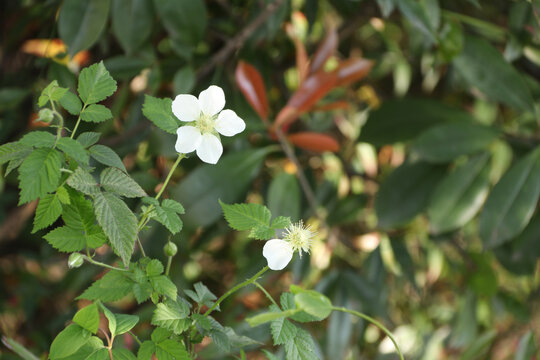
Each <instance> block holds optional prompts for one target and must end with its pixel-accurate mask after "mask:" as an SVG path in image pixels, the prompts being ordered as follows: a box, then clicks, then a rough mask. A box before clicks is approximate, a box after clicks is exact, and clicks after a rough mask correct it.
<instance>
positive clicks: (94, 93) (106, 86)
mask: <svg viewBox="0 0 540 360" xmlns="http://www.w3.org/2000/svg"><path fill="white" fill-rule="evenodd" d="M77 91H78V92H79V96H80V97H81V99H82V101H83V102H84V103H85V104H95V103H97V102H100V101H102V100H105V99H106V98H108V97H109V96H111V95H112V94H114V92H115V91H116V81H115V80H114V79H113V78H112V77H111V75H110V74H109V72H108V71H107V69H106V68H105V65H103V61H100V62H99V63H97V64H93V65H91V66H89V67H87V68H84V69H83V70H82V71H81V73H80V75H79V86H78V87H77Z"/></svg>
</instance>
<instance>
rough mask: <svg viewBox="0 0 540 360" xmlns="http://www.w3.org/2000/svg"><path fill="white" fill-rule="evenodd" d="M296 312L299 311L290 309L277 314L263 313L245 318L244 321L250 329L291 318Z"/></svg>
mask: <svg viewBox="0 0 540 360" xmlns="http://www.w3.org/2000/svg"><path fill="white" fill-rule="evenodd" d="M298 312H300V310H299V309H290V310H283V311H278V312H267V313H263V314H259V315H255V316H252V317H249V318H246V321H247V323H248V324H249V325H250V326H251V327H255V326H259V325H261V324H265V323H267V322H270V321H274V320H278V319H281V318H287V317H290V316H293V315H294V314H296V313H298Z"/></svg>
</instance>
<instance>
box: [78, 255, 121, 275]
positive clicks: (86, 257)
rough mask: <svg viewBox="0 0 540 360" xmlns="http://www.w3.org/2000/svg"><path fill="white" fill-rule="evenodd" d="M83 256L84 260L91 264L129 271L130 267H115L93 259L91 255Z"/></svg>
mask: <svg viewBox="0 0 540 360" xmlns="http://www.w3.org/2000/svg"><path fill="white" fill-rule="evenodd" d="M81 255H82V254H81ZM82 257H83V259H84V260H86V261H88V262H89V263H91V264H94V265H97V266H101V267H104V268H107V269H111V270H118V271H129V270H128V269H122V268H117V267H114V266H111V265H107V264H105V263H102V262H99V261H96V260H94V259H92V258H91V257H90V256H86V255H82Z"/></svg>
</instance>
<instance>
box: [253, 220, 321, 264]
mask: <svg viewBox="0 0 540 360" xmlns="http://www.w3.org/2000/svg"><path fill="white" fill-rule="evenodd" d="M314 235H315V232H313V231H312V230H311V226H309V225H307V226H304V223H303V222H302V221H300V222H298V223H297V224H292V225H290V226H289V227H288V228H287V229H286V234H285V236H284V238H283V240H281V239H272V240H268V241H267V242H266V244H264V247H263V256H264V257H265V258H266V261H267V262H268V267H269V268H270V269H272V270H282V269H283V268H284V267H285V266H287V264H289V262H290V261H291V259H292V257H293V254H294V252H295V251H298V254H299V255H300V257H302V251H304V252H307V253H309V249H310V248H311V240H312V239H313V236H314Z"/></svg>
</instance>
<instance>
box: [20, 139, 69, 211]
mask: <svg viewBox="0 0 540 360" xmlns="http://www.w3.org/2000/svg"><path fill="white" fill-rule="evenodd" d="M61 167H62V155H60V153H59V152H58V151H56V150H54V149H46V148H41V149H36V150H34V151H33V152H32V153H31V154H30V155H28V157H27V158H26V159H24V161H23V162H22V164H21V166H20V168H19V181H20V183H19V187H20V189H21V195H20V200H19V205H21V204H25V203H27V202H30V201H32V200H35V199H37V198H38V197H41V196H44V195H46V194H47V193H49V192H52V191H54V190H56V188H57V187H58V182H59V181H60V168H61Z"/></svg>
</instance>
